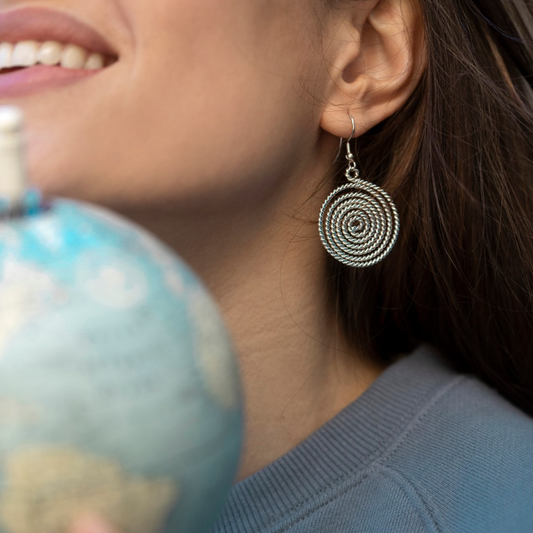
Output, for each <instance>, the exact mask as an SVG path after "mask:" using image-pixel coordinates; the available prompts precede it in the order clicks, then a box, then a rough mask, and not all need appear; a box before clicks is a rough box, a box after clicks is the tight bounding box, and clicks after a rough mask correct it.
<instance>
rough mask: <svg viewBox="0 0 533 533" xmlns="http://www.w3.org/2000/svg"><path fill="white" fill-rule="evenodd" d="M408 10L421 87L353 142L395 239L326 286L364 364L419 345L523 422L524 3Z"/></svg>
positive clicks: (531, 14) (430, 1) (530, 26)
mask: <svg viewBox="0 0 533 533" xmlns="http://www.w3.org/2000/svg"><path fill="white" fill-rule="evenodd" d="M420 2H421V7H422V12H423V18H424V23H425V28H426V37H425V39H426V45H427V54H428V66H427V69H426V71H425V74H424V75H423V79H422V80H421V82H420V84H419V85H418V88H417V89H416V91H415V92H414V94H413V95H412V97H411V98H410V100H409V102H408V103H407V104H406V105H405V106H404V107H403V108H402V109H401V110H400V111H398V112H397V113H396V114H395V115H394V116H392V117H390V118H389V119H387V120H386V121H384V122H383V123H381V124H380V125H379V126H378V127H376V128H374V129H373V130H371V131H369V132H368V133H367V134H365V135H363V136H362V137H360V138H359V139H358V142H357V148H358V160H359V162H360V167H361V170H362V177H364V178H366V179H368V180H370V181H372V182H374V183H376V184H378V185H380V186H381V187H383V188H384V189H385V190H386V191H387V192H389V194H391V196H392V197H393V199H394V201H395V203H396V205H397V207H398V211H399V214H400V220H401V228H400V235H399V239H398V242H397V244H396V246H395V247H394V249H393V251H392V252H391V254H390V255H389V256H388V257H387V258H386V259H385V260H384V261H383V262H382V263H380V264H378V265H376V266H374V267H372V268H368V269H352V268H348V267H345V266H343V265H341V264H339V263H337V262H336V261H334V260H333V259H329V261H330V274H331V276H330V282H331V283H332V285H333V287H334V291H335V294H336V299H337V302H338V305H339V307H340V310H341V314H342V317H343V321H344V326H345V329H346V331H347V332H348V335H349V336H350V338H351V340H352V341H353V342H354V343H356V344H357V345H358V347H359V348H360V349H361V350H362V351H363V352H364V353H367V354H369V355H371V356H372V357H374V358H376V359H377V360H381V361H383V362H388V361H392V360H393V359H394V357H395V354H399V353H402V352H406V351H409V350H412V349H413V348H414V347H415V346H416V345H417V344H419V343H422V342H424V343H428V344H431V345H432V346H434V347H436V348H437V349H438V350H439V351H440V352H442V354H443V355H444V356H445V357H446V358H447V359H448V360H450V361H451V362H452V364H453V365H454V367H455V368H456V369H457V370H459V371H463V372H472V373H474V374H476V375H477V376H478V377H480V378H481V379H482V380H484V381H485V382H486V383H488V384H489V385H490V386H492V387H494V388H496V389H497V390H499V391H500V393H501V394H502V395H503V396H505V397H506V398H508V399H509V400H510V401H511V402H512V403H514V404H515V405H517V406H518V407H520V408H521V409H522V410H524V411H525V412H527V413H529V414H531V415H533V223H532V221H533V218H532V217H533V90H532V83H533V5H532V4H531V3H530V2H528V1H527V0H489V1H488V0H420ZM336 179H338V181H339V182H340V181H343V180H344V177H343V175H342V173H339V174H338V175H337V178H336Z"/></svg>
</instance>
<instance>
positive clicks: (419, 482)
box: [381, 375, 533, 533]
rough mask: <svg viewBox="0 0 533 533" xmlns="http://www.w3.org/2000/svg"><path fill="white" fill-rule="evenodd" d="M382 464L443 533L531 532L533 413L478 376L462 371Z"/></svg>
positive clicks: (421, 412) (406, 430)
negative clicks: (416, 498) (412, 492)
mask: <svg viewBox="0 0 533 533" xmlns="http://www.w3.org/2000/svg"><path fill="white" fill-rule="evenodd" d="M381 462H382V465H383V466H384V467H385V468H387V469H390V470H391V471H393V472H395V473H396V474H397V475H398V477H399V478H400V479H401V480H402V483H405V484H408V485H410V486H411V487H412V488H413V490H416V491H417V493H418V495H419V496H420V498H421V499H422V500H423V501H424V503H425V505H426V506H427V508H428V510H429V511H430V513H431V515H432V516H433V517H434V520H435V522H436V523H437V525H438V526H439V529H440V530H442V531H446V532H447V531H472V532H478V531H479V532H483V533H492V532H494V533H496V532H501V531H513V533H522V532H523V533H526V532H527V533H530V532H531V531H533V504H532V501H533V418H531V417H529V416H528V415H526V414H525V413H524V412H522V411H521V410H520V409H518V408H517V407H515V406H514V405H512V404H511V403H510V402H509V401H507V400H506V399H505V398H503V397H502V396H501V395H500V394H499V393H498V392H497V391H496V390H494V389H492V388H491V387H489V386H488V385H486V384H485V383H483V382H482V381H480V380H479V379H477V378H476V377H473V376H470V375H457V377H456V378H455V379H454V380H453V381H451V382H450V385H449V386H448V387H446V389H445V390H443V391H442V393H441V394H440V395H436V396H435V397H434V398H432V400H431V401H429V402H428V403H427V404H426V405H425V406H424V407H423V408H422V409H421V410H420V411H419V413H418V414H417V415H416V416H415V417H414V418H413V420H412V421H411V423H410V424H409V425H408V426H407V427H406V428H405V430H404V432H403V434H402V435H400V436H399V438H398V439H397V441H396V442H395V444H394V445H393V446H392V447H391V449H390V450H389V451H388V452H386V453H385V455H384V457H383V460H382V461H381Z"/></svg>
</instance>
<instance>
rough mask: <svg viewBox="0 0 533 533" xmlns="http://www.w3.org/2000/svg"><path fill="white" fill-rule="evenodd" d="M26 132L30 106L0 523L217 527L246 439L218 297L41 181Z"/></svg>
mask: <svg viewBox="0 0 533 533" xmlns="http://www.w3.org/2000/svg"><path fill="white" fill-rule="evenodd" d="M21 139H22V133H21V116H20V113H19V112H18V111H17V110H16V109H13V108H3V109H0V198H1V199H3V203H1V205H0V533H36V532H37V531H39V533H61V532H64V531H67V530H68V528H69V527H71V524H73V522H74V521H75V520H76V519H77V518H78V517H81V516H83V515H85V516H86V518H85V519H84V520H85V525H83V523H81V525H79V527H80V528H84V527H85V529H84V530H83V532H84V533H89V530H87V528H89V529H90V526H88V525H87V524H88V521H89V518H87V517H90V516H91V515H94V516H100V517H102V518H103V519H104V522H105V523H109V524H112V527H116V528H117V530H119V531H120V533H173V532H178V531H179V532H186V533H205V532H206V531H207V530H208V528H209V527H210V526H211V524H212V522H213V521H214V519H215V518H216V515H217V513H218V511H219V510H220V508H221V507H222V504H223V502H224V499H225V496H226V493H227V491H228V490H229V488H230V486H231V484H232V482H233V480H234V476H235V473H236V470H237V466H238V462H239V458H240V452H241V446H242V436H243V435H242V434H243V413H242V392H241V385H240V379H239V371H238V365H237V362H236V358H235V356H234V353H233V347H232V343H231V341H230V339H229V336H228V334H227V332H226V329H225V326H224V324H223V322H222V320H221V318H220V316H219V313H218V311H217V308H216V305H215V304H214V303H213V301H212V299H211V297H210V296H209V294H208V293H207V291H206V289H205V288H204V287H203V286H202V284H201V282H200V281H199V280H198V279H197V278H196V277H195V276H194V274H193V273H192V272H191V271H190V270H189V269H188V268H187V267H186V265H184V264H183V262H182V261H181V260H180V259H179V258H178V257H177V256H176V255H175V254H174V253H173V252H172V251H171V250H170V249H168V248H166V247H165V246H164V245H163V244H162V243H160V242H159V241H157V240H156V239H155V238H154V237H153V236H152V235H150V234H149V233H147V232H146V231H144V230H143V229H142V228H140V227H137V226H134V225H132V224H131V223H129V222H127V221H126V220H125V219H122V218H121V217H118V216H117V215H115V214H113V213H111V212H110V211H107V210H105V209H102V208H98V207H95V206H92V205H89V204H84V203H79V202H73V201H69V200H66V199H59V198H55V199H52V200H50V201H47V202H45V201H44V200H43V199H42V198H41V196H40V194H39V193H38V191H35V190H30V191H28V190H26V187H25V184H24V183H22V184H21V179H23V178H24V165H23V163H24V160H23V147H22V143H21ZM94 520H96V519H94ZM94 520H93V521H94ZM94 527H96V526H94ZM102 527H104V526H102ZM78 531H79V533H82V530H80V529H78ZM93 533H97V531H96V530H94V528H93ZM100 533H104V531H103V530H102V531H101V532H100Z"/></svg>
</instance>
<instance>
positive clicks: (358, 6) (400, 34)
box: [320, 0, 426, 138]
mask: <svg viewBox="0 0 533 533" xmlns="http://www.w3.org/2000/svg"><path fill="white" fill-rule="evenodd" d="M333 17H334V18H335V19H336V20H334V21H333V23H332V24H331V25H328V27H329V30H330V35H329V46H328V53H327V59H328V60H329V64H330V68H329V76H330V80H329V81H328V83H327V87H326V94H325V97H326V98H325V101H326V102H327V104H326V106H325V108H324V110H323V114H322V119H321V124H320V125H321V127H322V129H324V130H326V131H328V132H329V133H331V134H333V135H335V136H337V137H344V138H348V137H349V136H350V135H351V133H352V124H351V121H350V119H349V116H348V115H351V116H352V117H353V118H354V120H355V125H356V130H355V136H356V137H357V136H359V135H362V134H363V133H365V132H366V131H367V130H369V129H370V128H372V127H373V126H375V125H376V124H379V123H380V122H381V121H382V120H384V119H385V118H387V117H388V116H390V115H392V114H393V113H394V112H395V111H397V110H398V109H399V108H400V107H401V106H402V104H403V103H404V102H405V101H406V100H407V99H408V97H409V95H410V94H411V93H412V92H413V91H414V89H415V87H416V85H417V83H418V80H419V79H420V76H421V75H422V73H423V71H424V69H425V66H426V53H425V43H424V29H423V22H422V16H421V12H420V6H419V4H418V0H360V1H358V2H354V5H353V6H351V7H350V8H347V9H343V10H342V11H340V10H339V11H337V12H336V13H335V14H334V15H333ZM327 37H328V36H327Z"/></svg>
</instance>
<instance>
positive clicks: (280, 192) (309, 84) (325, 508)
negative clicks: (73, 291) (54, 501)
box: [0, 0, 533, 533]
mask: <svg viewBox="0 0 533 533" xmlns="http://www.w3.org/2000/svg"><path fill="white" fill-rule="evenodd" d="M45 8H46V9H45ZM2 12H3V14H2V16H1V17H0V33H1V32H2V31H3V32H4V35H3V37H2V40H3V41H8V42H10V43H14V42H17V41H22V40H27V39H33V40H35V41H39V42H40V41H45V40H47V41H49V40H51V41H60V42H63V43H68V42H71V43H72V44H75V45H76V44H80V45H83V46H84V47H85V48H84V50H82V52H81V53H82V56H83V59H84V60H85V59H86V57H88V56H87V55H86V54H89V53H97V54H100V56H101V61H102V62H101V63H100V62H99V61H100V58H98V57H96V56H93V61H95V62H96V63H93V65H92V67H91V68H93V67H94V70H91V71H90V72H89V71H85V72H84V73H80V66H82V63H79V64H78V63H76V61H75V59H76V57H78V56H75V52H73V53H72V54H73V57H74V59H73V60H72V63H70V64H69V63H68V61H67V62H66V63H65V65H64V67H71V69H72V70H69V69H68V68H63V69H55V70H61V71H62V74H61V75H58V74H54V76H56V78H54V79H53V80H52V81H50V79H48V78H47V79H44V78H45V76H44V75H43V76H41V74H39V72H40V71H39V69H38V68H36V67H34V68H29V69H28V72H27V75H26V78H23V76H24V75H23V74H22V73H21V72H14V73H11V74H6V75H5V78H4V83H3V84H2V75H0V97H1V99H2V102H3V103H15V104H16V105H19V106H20V107H22V108H23V109H24V111H25V113H26V116H27V120H28V128H29V135H30V139H29V147H30V152H29V157H30V161H29V170H30V174H31V176H32V180H33V181H34V183H35V184H37V185H38V186H40V187H42V188H43V189H44V191H45V192H47V193H49V194H57V195H61V196H70V197H73V198H80V199H83V200H86V201H91V202H96V203H100V204H103V205H106V206H108V207H110V208H112V209H115V210H116V211H119V212H121V213H122V214H124V215H126V216H128V217H129V218H131V219H132V220H134V221H136V222H138V223H140V224H142V225H144V226H145V227H146V228H148V229H149V230H151V231H152V232H154V233H155V234H156V235H157V236H158V237H159V238H161V239H162V240H164V241H165V242H166V243H167V244H169V245H171V246H172V247H173V248H174V249H175V250H176V251H177V252H178V253H179V254H180V255H181V256H182V257H184V258H185V259H186V260H187V261H188V262H189V264H191V265H192V267H193V268H194V269H195V270H196V271H197V272H198V274H199V275H200V276H201V277H202V278H203V280H204V281H205V283H206V284H207V285H208V287H209V288H210V290H211V291H212V292H213V294H214V296H215V298H216V299H217V301H218V303H219V305H220V307H221V309H222V311H223V313H224V316H225V318H226V321H227V323H228V325H229V327H230V329H231V331H232V333H233V336H234V338H235V341H236V344H237V347H238V351H239V354H240V363H241V370H242V375H243V378H244V387H245V394H246V402H247V403H246V409H247V412H246V415H247V434H246V447H245V452H244V454H243V458H242V463H241V468H240V471H239V474H238V478H237V480H236V484H235V486H234V487H233V489H232V492H231V494H230V496H229V499H228V501H227V503H226V506H225V508H224V509H223V510H222V513H221V516H220V518H219V521H218V522H217V524H216V525H215V526H214V529H213V532H214V533H222V532H226V533H229V532H232V533H233V532H245V531H253V532H254V533H257V532H260V531H284V532H290V533H293V532H300V531H306V532H310V531H316V532H321V533H323V532H327V531H337V532H354V531H362V532H363V531H364V532H367V531H409V532H415V531H424V532H427V531H446V532H448V531H461V532H462V531H465V532H466V531H468V532H478V531H480V532H481V531H483V532H485V533H486V532H496V531H513V532H515V533H520V532H524V533H525V532H530V531H533V508H532V506H531V499H532V496H533V466H532V464H533V461H532V459H533V421H532V419H531V415H532V414H533V353H532V352H533V333H532V331H533V329H532V326H533V314H532V313H533V289H532V287H533V242H532V238H531V235H533V229H532V227H531V226H532V223H531V220H532V219H531V215H532V211H533V209H532V207H533V200H532V199H533V193H532V183H533V182H532V176H533V168H532V166H533V163H532V161H533V157H532V156H533V146H532V143H531V141H530V139H531V131H532V124H533V117H532V111H533V92H532V87H531V83H532V77H531V76H532V75H533V9H532V8H531V6H530V4H529V3H528V2H527V1H526V0H492V1H491V2H486V1H485V0H469V1H465V0H346V1H335V0H294V1H290V2H289V1H286V0H254V1H253V2H249V1H247V0H226V1H225V2H220V1H218V0H205V1H203V2H198V1H197V0H173V1H171V0H160V1H158V2H149V1H147V0H127V1H126V0H92V1H91V2H82V3H80V2H74V1H69V0H50V1H48V2H44V1H43V2H27V1H20V0H7V1H6V2H4V3H3V4H2ZM64 15H67V16H68V17H75V18H76V19H77V20H80V21H82V22H83V23H85V24H86V25H88V26H90V27H92V28H93V30H94V32H93V33H91V35H92V37H90V38H89V37H87V38H86V39H85V40H84V41H83V42H79V41H77V39H79V35H82V34H83V31H81V29H80V28H79V27H77V26H75V25H73V23H72V20H71V19H67V18H64ZM2 17H4V18H2ZM17 17H18V18H17ZM57 28H60V29H59V30H58V29H57ZM95 34H96V35H95ZM87 35H88V34H87ZM69 39H70V40H69ZM52 48H53V47H52ZM78 53H80V52H79V51H78ZM50 54H51V52H50ZM84 54H85V55H84ZM43 57H44V58H45V59H46V57H49V56H47V55H46V53H44V56H43ZM95 57H96V59H94V58H95ZM78 59H79V57H78ZM43 61H44V60H43ZM50 61H51V60H50ZM103 65H105V66H104V67H103V68H100V67H102V66H103ZM31 72H34V74H33V77H32V74H31ZM10 76H11V78H10V79H11V82H9V83H8V81H6V80H8V79H9V77H10ZM16 76H18V78H17V77H16ZM21 76H22V77H21ZM39 76H41V78H40V77H39ZM47 76H48V75H47ZM13 80H15V81H13ZM15 82H16V83H15ZM352 119H353V122H352ZM352 137H353V140H352V141H351V142H350V143H349V144H347V143H346V142H344V143H342V152H341V154H342V155H341V157H339V158H338V160H339V161H340V163H334V160H335V158H336V154H337V150H338V146H339V138H341V139H344V140H346V139H349V138H352ZM354 141H356V142H354ZM58 147H61V149H58ZM347 149H349V151H351V152H353V153H354V154H355V156H356V157H355V159H356V160H357V164H358V166H359V168H360V171H361V177H362V178H364V179H365V180H366V181H368V182H371V183H374V184H376V185H377V186H379V187H380V188H382V189H383V190H384V191H385V192H386V193H387V194H389V195H390V197H391V198H392V199H393V201H394V204H395V206H396V209H397V212H398V215H399V221H400V232H399V235H398V239H397V242H396V243H395V245H394V247H393V248H392V251H391V252H390V254H388V255H387V256H386V257H384V258H383V259H382V260H380V261H379V262H377V263H376V264H373V265H371V266H365V267H362V268H357V267H354V266H347V265H346V264H344V263H345V262H347V261H346V259H345V260H344V263H343V262H342V257H341V258H340V259H341V261H339V260H338V259H339V257H337V258H335V257H333V256H332V254H330V253H328V251H327V250H326V249H325V247H324V245H323V243H322V239H321V238H320V236H319V231H318V229H317V220H318V218H319V213H320V210H321V207H322V204H323V202H324V200H325V199H326V198H327V197H328V195H329V194H330V193H331V192H332V191H333V190H334V189H335V188H336V187H338V186H342V185H344V184H346V183H348V182H347V178H346V177H345V174H344V169H345V166H346V163H347V161H346V159H345V158H344V154H346V153H347ZM352 169H353V166H352ZM354 172H355V171H354ZM354 172H352V173H351V174H349V176H350V177H351V176H353V175H354ZM384 198H386V197H384ZM391 213H394V211H391ZM378 216H379V215H378ZM391 216H392V215H391ZM355 230H357V228H355ZM393 233H394V232H393ZM324 238H325V239H326V242H327V236H326V237H324ZM391 239H392V240H394V235H392V237H391ZM330 251H331V246H330ZM333 255H335V254H333ZM97 522H98V520H97V519H96V518H90V517H86V518H84V519H83V520H81V521H80V522H79V523H78V524H77V525H76V526H75V529H74V530H73V531H76V532H77V533H89V532H93V533H96V532H97V531H100V532H102V531H105V530H106V528H107V527H108V526H106V525H105V524H100V525H98V523H97Z"/></svg>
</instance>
